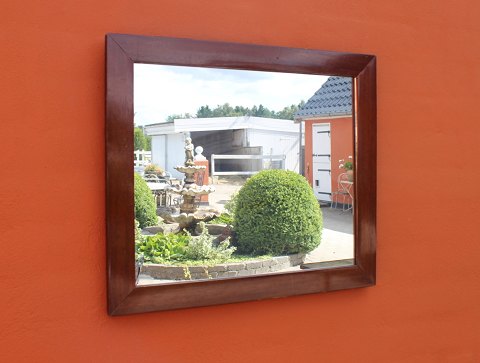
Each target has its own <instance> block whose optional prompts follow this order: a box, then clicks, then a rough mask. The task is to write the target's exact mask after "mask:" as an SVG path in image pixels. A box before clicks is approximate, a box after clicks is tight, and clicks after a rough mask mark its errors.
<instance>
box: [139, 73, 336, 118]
mask: <svg viewBox="0 0 480 363" xmlns="http://www.w3.org/2000/svg"><path fill="white" fill-rule="evenodd" d="M327 78H328V77H325V76H317V75H304V74H291V73H276V72H254V71H239V70H230V69H229V70H225V69H216V68H194V67H177V66H162V65H151V64H135V67H134V108H135V123H136V124H138V125H146V124H151V123H158V122H164V121H165V119H166V117H167V116H169V115H172V114H183V113H186V112H188V113H191V114H194V113H195V112H196V111H197V109H198V108H199V107H200V106H203V105H209V106H210V108H214V107H216V106H217V105H220V104H224V103H229V104H230V105H232V106H245V107H252V106H253V105H259V104H262V105H264V106H265V107H267V108H269V109H270V110H274V111H280V110H281V109H283V108H284V107H285V106H289V105H291V104H298V103H299V102H300V101H301V100H304V101H307V100H308V99H309V98H310V97H311V96H312V95H313V94H314V93H315V92H316V91H317V90H318V89H319V88H320V87H321V85H322V84H323V83H324V82H325V81H326V80H327Z"/></svg>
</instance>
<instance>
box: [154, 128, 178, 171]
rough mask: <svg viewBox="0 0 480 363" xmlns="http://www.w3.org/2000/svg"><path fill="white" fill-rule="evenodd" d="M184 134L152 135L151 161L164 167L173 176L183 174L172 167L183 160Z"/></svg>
mask: <svg viewBox="0 0 480 363" xmlns="http://www.w3.org/2000/svg"><path fill="white" fill-rule="evenodd" d="M184 146H185V135H184V134H183V133H178V134H167V135H154V136H152V162H153V163H154V164H157V165H158V166H160V167H162V168H164V169H165V170H166V171H168V172H169V173H171V174H172V176H173V177H174V178H178V179H182V178H183V177H184V175H183V174H182V173H179V172H178V171H176V170H175V169H174V167H175V166H178V165H183V163H184V162H185V150H184Z"/></svg>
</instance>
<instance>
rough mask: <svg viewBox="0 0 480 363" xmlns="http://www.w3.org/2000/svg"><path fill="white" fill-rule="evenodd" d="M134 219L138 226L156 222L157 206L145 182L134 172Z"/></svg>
mask: <svg viewBox="0 0 480 363" xmlns="http://www.w3.org/2000/svg"><path fill="white" fill-rule="evenodd" d="M134 184H135V219H136V220H137V221H138V223H139V224H140V228H144V227H148V226H154V225H156V224H157V207H156V205H155V199H154V198H153V194H152V192H151V191H150V188H149V187H148V185H147V183H146V182H145V180H143V178H142V177H141V176H140V175H138V174H137V173H135V179H134Z"/></svg>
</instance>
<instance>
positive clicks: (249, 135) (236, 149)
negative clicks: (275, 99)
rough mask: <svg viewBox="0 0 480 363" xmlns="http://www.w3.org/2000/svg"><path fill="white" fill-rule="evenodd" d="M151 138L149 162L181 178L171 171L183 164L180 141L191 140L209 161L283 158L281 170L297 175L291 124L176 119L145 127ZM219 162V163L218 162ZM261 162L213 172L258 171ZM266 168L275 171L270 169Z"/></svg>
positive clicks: (235, 163) (225, 163)
mask: <svg viewBox="0 0 480 363" xmlns="http://www.w3.org/2000/svg"><path fill="white" fill-rule="evenodd" d="M145 132H146V134H147V135H149V136H152V162H153V163H155V164H157V165H159V166H160V167H162V168H164V169H165V170H166V171H168V172H170V173H172V175H173V176H174V177H177V178H181V177H182V176H183V175H182V174H180V173H178V172H177V171H176V170H175V169H174V167H175V166H177V165H182V164H183V162H184V160H185V153H184V141H185V138H186V137H191V138H192V142H193V144H194V145H195V146H202V147H203V149H204V151H203V155H205V157H206V158H207V159H208V160H210V159H211V155H212V154H216V155H285V164H284V168H285V169H287V170H293V171H296V172H298V171H299V144H298V140H299V126H298V125H297V124H295V123H294V122H293V121H292V120H279V119H271V118H263V117H253V116H241V117H215V118H191V119H176V120H174V121H173V122H168V123H159V124H153V125H147V126H146V127H145ZM219 162H220V161H219ZM260 163H262V161H261V160H251V161H246V160H221V164H218V165H217V163H216V166H215V168H216V170H236V171H238V170H254V171H258V170H261V168H262V165H263V168H264V167H265V163H262V164H260ZM270 167H275V166H274V165H270Z"/></svg>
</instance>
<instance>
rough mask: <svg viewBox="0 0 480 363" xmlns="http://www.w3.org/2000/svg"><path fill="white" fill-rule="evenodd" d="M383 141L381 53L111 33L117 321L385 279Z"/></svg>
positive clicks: (112, 288)
mask: <svg viewBox="0 0 480 363" xmlns="http://www.w3.org/2000/svg"><path fill="white" fill-rule="evenodd" d="M375 142H376V141H375V58H374V57H372V56H365V55H354V54H345V53H333V52H323V51H311V50H300V49H291V48H276V47H264V46H255V45H241V44H231V43H215V42H204V41H193V40H185V39H169V38H160V37H141V36H131V35H108V36H107V238H108V268H109V270H108V271H109V287H108V289H109V291H108V292H109V313H110V314H112V315H117V314H127V313H135V312H144V311H154V310H164V309H172V308H182V307H189V306H201V305H211V304H217V303H228V302H234V301H245V300H253V299H259V298H267V297H277V296H288V295H296V294H302V293H312V292H320V291H329V290H337V289H344V288H353V287H360V286H368V285H371V284H373V283H374V277H375V157H376V154H375V153H376V145H375ZM287 281H288V285H287V284H286V283H287ZM292 283H293V285H292Z"/></svg>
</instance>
